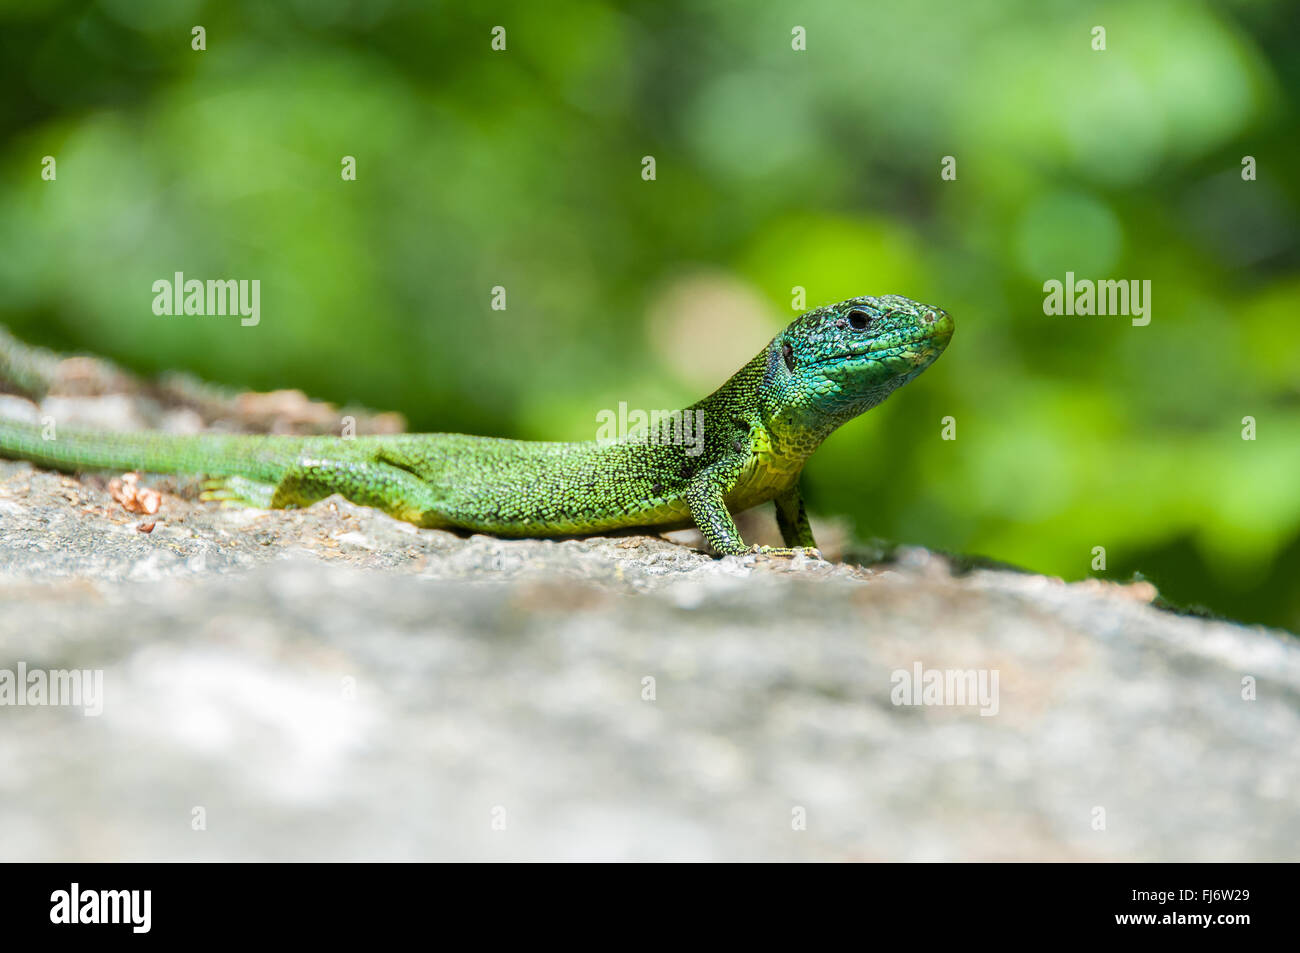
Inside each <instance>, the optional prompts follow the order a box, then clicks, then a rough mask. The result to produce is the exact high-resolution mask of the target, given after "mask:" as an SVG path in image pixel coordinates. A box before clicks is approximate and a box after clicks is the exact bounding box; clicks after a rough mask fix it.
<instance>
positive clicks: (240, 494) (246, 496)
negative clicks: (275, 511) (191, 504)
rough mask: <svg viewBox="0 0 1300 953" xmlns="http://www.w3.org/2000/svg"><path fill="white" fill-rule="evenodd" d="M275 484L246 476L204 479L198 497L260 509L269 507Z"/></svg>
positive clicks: (207, 500)
mask: <svg viewBox="0 0 1300 953" xmlns="http://www.w3.org/2000/svg"><path fill="white" fill-rule="evenodd" d="M274 493H275V485H274V484H271V483H261V482H259V481H257V480H250V479H248V478H247V477H240V476H231V477H220V478H218V479H214V480H205V481H204V482H203V490H202V492H200V493H199V499H200V500H202V501H203V502H204V503H221V504H222V505H224V506H252V507H256V508H257V509H260V510H269V509H270V508H271V496H272V495H273V494H274Z"/></svg>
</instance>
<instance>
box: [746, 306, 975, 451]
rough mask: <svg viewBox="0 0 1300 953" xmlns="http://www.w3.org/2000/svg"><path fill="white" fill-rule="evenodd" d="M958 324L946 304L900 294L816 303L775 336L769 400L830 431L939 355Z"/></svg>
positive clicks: (782, 413)
mask: <svg viewBox="0 0 1300 953" xmlns="http://www.w3.org/2000/svg"><path fill="white" fill-rule="evenodd" d="M952 330H953V321H952V318H951V317H950V316H949V315H948V313H947V312H946V311H944V310H942V309H941V308H936V307H934V306H933V305H926V304H921V303H920V302H917V301H913V300H912V299H910V298H904V297H902V296H901V295H882V296H881V297H878V298H875V297H862V298H849V299H848V300H847V301H841V302H840V303H839V304H833V305H830V306H828V307H825V308H818V309H817V310H815V311H809V312H808V313H807V314H804V315H801V316H800V317H798V318H796V319H795V320H794V321H793V322H791V324H790V325H789V327H787V328H786V329H785V331H783V332H782V333H781V334H779V335H777V337H776V338H775V339H774V340H773V341H772V344H771V346H770V349H769V352H768V364H767V367H768V370H767V379H768V384H769V390H770V391H771V393H772V394H773V395H775V397H776V400H775V401H774V402H772V403H770V404H769V408H770V409H771V410H772V411H773V412H774V415H775V416H776V417H778V418H781V420H782V421H783V422H785V423H786V424H792V425H795V426H798V427H801V428H803V429H807V430H813V431H818V432H819V435H820V436H825V435H826V434H827V433H829V432H830V431H831V430H833V429H834V428H835V427H838V426H839V425H840V424H842V423H844V422H845V421H847V420H850V419H852V418H853V417H856V416H857V415H858V414H860V413H862V412H864V411H866V410H870V409H871V408H872V407H874V406H876V405H877V404H879V403H880V402H881V401H882V400H884V399H885V398H886V397H888V396H889V395H890V394H891V393H893V391H895V390H897V389H898V388H899V387H902V386H903V385H904V384H906V383H907V382H908V381H910V380H911V379H912V378H914V377H916V376H917V375H918V374H920V373H921V372H922V371H923V370H925V369H926V368H927V367H929V366H930V365H931V364H932V363H934V361H935V359H936V358H937V357H938V356H939V355H940V354H942V353H943V349H944V348H945V347H947V346H948V341H949V339H950V338H951V337H952ZM774 422H775V421H774Z"/></svg>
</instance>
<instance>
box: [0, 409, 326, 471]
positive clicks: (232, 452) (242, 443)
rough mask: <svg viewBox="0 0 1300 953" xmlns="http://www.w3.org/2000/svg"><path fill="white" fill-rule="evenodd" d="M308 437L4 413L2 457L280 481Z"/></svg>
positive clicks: (73, 467) (67, 467)
mask: <svg viewBox="0 0 1300 953" xmlns="http://www.w3.org/2000/svg"><path fill="white" fill-rule="evenodd" d="M302 443H303V440H302V438H296V437H265V436H256V437H251V436H247V435H235V434H231V435H225V434H201V435H193V436H188V435H177V434H162V433H95V432H89V431H64V430H62V429H54V428H46V427H42V426H38V425H36V424H29V423H24V422H21V421H17V420H13V419H11V418H5V417H0V457H8V458H10V459H13V460H28V461H31V462H32V463H35V464H37V465H39V466H42V467H48V468H49V469H53V470H64V471H66V472H70V473H71V472H76V471H79V470H148V471H151V472H153V473H194V474H200V473H203V474H209V475H212V476H242V477H247V478H248V479H251V480H260V481H262V482H265V483H274V482H276V481H278V480H279V479H280V477H281V476H282V475H283V474H284V471H285V469H286V468H287V467H288V466H289V464H290V463H291V462H292V460H293V459H294V458H295V457H296V456H297V452H298V451H299V450H300V448H301V446H302Z"/></svg>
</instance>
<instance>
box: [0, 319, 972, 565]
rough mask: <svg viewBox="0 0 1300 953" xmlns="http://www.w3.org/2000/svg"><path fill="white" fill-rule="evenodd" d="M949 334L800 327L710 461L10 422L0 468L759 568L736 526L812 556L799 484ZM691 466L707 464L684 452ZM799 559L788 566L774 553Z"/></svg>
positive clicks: (733, 399)
mask: <svg viewBox="0 0 1300 953" xmlns="http://www.w3.org/2000/svg"><path fill="white" fill-rule="evenodd" d="M952 330H953V323H952V318H951V317H949V316H948V315H947V314H946V313H945V312H943V311H941V310H940V309H938V308H933V307H930V306H927V305H922V304H919V303H917V302H915V301H911V300H910V299H907V298H903V297H900V296H896V295H888V296H884V297H879V298H875V297H862V298H851V299H849V300H848V301H843V302H841V303H839V304H836V305H832V306H829V307H826V308H820V309H817V310H815V311H810V312H807V313H806V314H804V315H801V316H800V317H799V318H796V319H795V320H794V321H793V322H792V323H791V324H790V325H789V326H788V327H786V329H785V330H784V331H782V332H781V334H779V335H777V336H776V337H775V338H774V339H773V340H772V341H771V342H770V343H769V344H768V346H767V347H765V348H764V349H763V350H762V351H760V352H759V353H758V354H757V355H756V356H755V357H754V358H753V359H752V360H751V361H749V362H748V363H747V364H746V365H745V366H744V367H742V368H741V369H740V370H739V371H738V372H737V373H736V374H735V375H733V376H732V377H731V378H730V379H729V380H728V381H727V382H726V383H725V384H723V385H722V386H721V387H720V388H718V390H716V391H714V393H712V394H710V395H709V396H708V397H706V398H704V399H703V400H701V401H698V402H697V403H695V404H692V405H691V406H690V407H689V408H686V410H685V411H683V413H695V412H697V411H699V412H702V415H703V416H702V420H703V433H702V437H703V439H702V444H703V446H702V449H700V448H691V447H688V446H685V445H684V444H683V442H682V441H681V440H674V439H673V436H674V434H673V432H672V431H671V428H672V426H673V422H672V420H671V419H669V420H665V421H661V422H660V427H659V429H658V431H657V432H652V433H651V434H649V437H650V438H652V439H646V438H645V437H643V438H640V439H638V438H635V437H631V438H625V439H622V440H618V441H590V442H585V443H544V442H534V441H521V440H507V439H501V438H496V437H475V436H468V435H464V434H404V435H393V436H378V437H357V438H355V439H348V440H344V439H342V438H339V437H282V436H261V435H219V434H200V435H195V436H175V435H167V434H160V433H135V434H118V433H111V434H110V433H66V434H63V433H61V434H60V435H59V436H58V439H57V440H51V441H47V440H44V439H42V436H41V432H40V429H39V428H38V427H36V426H34V425H31V424H25V423H19V422H16V421H12V420H6V419H0V456H5V457H11V458H16V459H24V460H30V461H32V462H34V463H36V464H39V465H42V466H47V467H51V468H55V469H60V470H69V471H76V470H81V469H138V470H148V471H153V472H158V473H195V474H205V475H208V476H210V477H217V478H221V480H220V482H219V483H218V484H217V488H216V489H215V490H213V491H211V492H210V493H209V494H207V495H206V496H207V498H209V499H223V500H229V501H232V502H242V503H249V504H253V505H258V506H263V507H288V506H306V505H309V504H311V503H313V502H315V501H317V500H320V499H324V498H325V497H327V496H329V495H331V494H333V493H339V494H341V495H343V496H344V497H346V498H347V499H349V500H352V501H353V502H355V503H359V504H362V505H365V506H373V507H375V508H377V509H381V510H383V511H385V512H387V513H389V514H390V515H392V516H395V517H397V518H399V519H403V520H407V521H409V522H411V523H415V524H416V525H419V526H426V527H437V528H447V529H461V530H471V531H477V532H486V533H492V534H495V535H498V536H516V537H523V536H542V537H545V536H571V535H579V534H590V533H599V532H604V531H608V530H613V529H621V528H627V527H660V528H671V527H676V526H689V525H691V523H692V522H693V523H694V524H695V525H696V526H698V527H699V529H700V531H701V532H702V533H703V534H704V537H705V539H706V540H707V541H708V543H709V544H710V545H711V546H712V547H713V548H714V549H715V550H716V551H718V552H719V553H723V554H737V553H743V552H746V551H748V549H747V547H746V546H745V543H744V541H743V540H742V539H741V537H740V534H739V533H738V532H737V530H736V526H735V522H734V520H733V519H732V516H731V513H732V512H739V511H741V510H744V509H748V508H750V507H752V506H757V505H759V504H761V503H765V502H767V501H769V500H771V501H774V502H775V503H776V510H777V523H778V525H779V527H780V529H781V534H782V537H783V538H784V540H785V543H786V546H787V547H804V548H813V547H815V545H816V543H815V542H814V540H813V535H812V530H811V528H810V527H809V525H808V518H807V515H806V514H805V512H804V506H803V500H802V497H801V496H800V494H799V476H800V473H801V471H802V470H803V466H804V463H805V462H806V461H807V459H808V457H809V456H810V455H811V454H812V452H813V451H814V450H816V449H817V447H818V446H819V445H820V444H821V442H822V441H823V440H825V438H826V437H827V436H829V435H830V433H831V432H832V431H834V430H835V429H836V428H837V427H839V426H840V425H841V424H843V423H845V422H846V421H848V420H851V419H852V418H853V417H856V416H857V415H858V414H860V413H863V412H864V411H866V410H869V409H870V408H871V407H874V406H875V405H876V404H878V403H880V402H881V401H882V400H884V399H885V398H886V397H888V396H889V394H890V393H891V392H893V391H894V390H896V389H897V388H898V387H901V386H902V385H903V384H905V383H907V381H909V380H911V379H912V378H914V377H915V376H916V375H918V374H920V373H921V372H922V371H923V370H924V369H925V368H926V367H928V366H929V365H930V364H931V363H932V362H933V361H934V360H935V358H937V357H938V356H939V354H940V353H941V352H942V351H943V349H944V347H945V346H946V345H947V343H948V340H949V338H950V337H951V336H952ZM692 450H697V451H698V452H689V451H692ZM767 551H769V552H789V551H791V550H767Z"/></svg>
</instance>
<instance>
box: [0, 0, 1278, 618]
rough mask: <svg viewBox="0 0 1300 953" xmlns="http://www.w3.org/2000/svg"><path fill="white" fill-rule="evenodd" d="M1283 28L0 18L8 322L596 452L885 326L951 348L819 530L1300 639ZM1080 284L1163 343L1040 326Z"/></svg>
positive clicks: (695, 7)
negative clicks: (977, 561)
mask: <svg viewBox="0 0 1300 953" xmlns="http://www.w3.org/2000/svg"><path fill="white" fill-rule="evenodd" d="M195 24H201V25H203V26H204V28H205V29H206V33H207V49H206V51H203V52H196V51H194V50H192V49H191V45H190V44H191V35H190V30H191V27H192V26H193V25H195ZM496 25H503V26H505V27H506V30H507V50H506V52H504V53H499V52H493V51H492V50H491V49H490V45H489V44H490V31H491V29H492V27H493V26H496ZM795 25H801V26H803V27H805V28H806V30H807V37H808V39H807V50H806V51H805V52H795V51H793V50H792V49H791V28H792V27H793V26H795ZM1096 25H1102V26H1104V27H1105V28H1106V40H1107V49H1106V50H1105V51H1104V52H1098V51H1094V50H1093V49H1092V37H1091V32H1090V31H1091V30H1092V27H1094V26H1096ZM1298 31H1300V27H1298V26H1297V18H1296V17H1295V15H1294V9H1293V5H1292V4H1290V3H1288V2H1285V0H1277V2H1273V3H1269V2H1252V3H1247V2H1240V3H1224V4H1218V5H1209V4H1199V3H1195V2H1172V0H1171V2H1160V0H1133V2H1127V3H1116V4H1114V5H1103V6H1095V7H1094V6H1090V5H1086V4H1084V5H1076V4H1063V3H1042V2H1038V0H1016V2H999V3H992V2H978V0H974V2H966V3H956V4H954V3H940V4H931V3H907V4H876V3H858V2H850V0H841V2H810V3H799V4H749V5H742V4H739V3H726V2H719V0H714V2H701V0H690V2H687V0H667V2H660V3H641V4H613V3H600V2H586V3H581V2H580V3H567V2H566V3H545V4H543V3H537V2H528V0H520V2H505V3H497V4H493V5H491V6H490V7H483V6H482V5H458V4H449V3H431V2H399V0H297V2H284V3H267V2H261V0H227V2H220V3H218V2H201V0H100V2H45V3H40V2H33V0H0V63H2V64H3V65H0V74H2V75H3V79H4V84H5V94H4V97H3V112H2V113H0V136H2V137H3V138H2V140H0V288H3V295H2V297H0V321H2V322H4V323H6V324H8V325H9V326H10V327H12V328H13V329H14V330H15V332H16V333H18V334H19V335H20V336H23V337H25V338H27V339H29V340H33V341H36V342H39V343H44V344H49V345H52V346H55V347H61V348H74V349H84V350H89V351H93V352H98V353H102V354H105V355H108V356H110V357H112V358H114V359H116V360H118V361H120V362H122V363H124V364H126V365H128V366H131V367H133V368H135V369H138V370H140V371H142V372H151V371H158V370H162V369H167V368H184V369H189V370H192V371H194V372H196V373H198V374H200V375H202V376H204V377H207V378H209V379H213V380H218V381H224V382H227V383H230V384H233V385H237V386H243V387H250V388H259V389H269V388H276V387H287V386H295V387H300V388H302V389H304V390H306V391H308V392H309V393H311V394H312V395H313V396H318V397H323V398H327V399H333V400H337V401H341V402H345V401H358V402H363V403H365V404H368V405H370V406H373V407H377V408H392V409H398V410H401V411H403V412H405V413H406V414H407V415H408V417H409V418H410V420H411V422H412V425H413V426H414V427H416V428H418V429H434V430H460V431H470V432H477V433H488V434H500V435H516V436H522V437H531V438H549V439H587V438H590V437H592V436H593V435H594V428H595V414H596V412H597V411H598V410H599V409H601V408H604V407H613V406H616V405H617V402H618V401H620V400H626V401H628V402H629V404H631V405H632V406H637V407H645V408H653V407H672V406H680V405H682V404H684V403H686V402H689V401H691V400H694V399H696V398H698V397H700V396H702V394H703V393H704V392H706V391H707V390H709V389H711V388H712V387H713V386H715V385H716V384H718V383H720V382H721V381H722V380H723V379H724V378H725V377H726V375H727V374H728V373H730V372H731V371H732V370H734V369H735V367H737V366H739V364H740V363H741V362H743V361H744V360H745V359H747V358H748V357H749V356H751V355H752V354H753V353H756V352H757V351H758V349H759V348H760V347H761V346H762V345H763V344H764V343H765V341H766V339H767V338H768V336H770V334H771V333H773V332H774V331H775V330H776V329H778V328H779V327H780V326H781V325H782V324H783V323H784V322H785V321H787V320H789V318H790V317H791V316H792V313H793V312H792V311H791V289H792V288H793V287H794V286H796V285H798V286H803V287H805V288H807V290H808V304H809V306H810V307H812V306H816V305H819V304H823V303H828V302H831V301H834V300H838V299H840V298H843V297H848V296H850V295H856V294H864V293H866V294H881V293H900V294H906V295H908V296H910V297H914V298H918V299H920V300H924V301H928V302H932V303H934V304H937V305H940V306H942V307H944V308H947V309H948V310H949V311H950V312H951V313H952V314H953V315H954V317H955V318H956V322H957V333H956V335H955V337H954V339H953V343H952V345H951V347H950V348H949V350H948V353H947V354H946V355H945V356H944V357H943V358H942V359H941V360H940V361H939V362H938V364H936V365H935V366H934V367H933V368H932V369H931V370H929V371H928V372H927V373H926V375H925V376H924V377H923V378H922V379H921V380H920V381H918V382H917V383H916V384H914V385H913V386H912V387H910V388H908V389H906V390H905V391H903V392H900V394H898V395H897V396H895V397H894V398H893V399H892V400H891V401H890V402H889V403H888V404H886V405H885V407H884V408H882V409H881V410H879V411H876V412H874V413H872V414H869V415H867V416H866V417H865V418H863V419H862V420H861V421H858V422H855V423H854V424H852V425H850V426H848V427H846V428H844V429H843V430H841V431H840V432H839V433H838V434H836V435H835V436H834V437H833V438H832V439H831V440H830V441H829V442H828V444H827V445H826V446H825V447H824V448H823V450H822V451H821V453H819V455H818V456H817V457H815V458H814V460H813V462H812V464H811V465H810V467H809V470H808V472H807V479H808V482H809V490H810V500H811V505H812V507H813V509H814V511H815V512H819V513H822V514H843V515H845V516H847V517H849V518H850V519H851V520H852V521H853V524H854V526H855V527H856V531H857V532H858V533H859V534H860V535H861V536H869V535H878V536H882V537H886V538H892V539H898V540H905V541H908V542H915V543H922V544H926V545H929V546H933V547H940V548H947V549H951V550H956V551H961V552H968V553H983V554H987V555H989V556H992V557H995V558H998V559H1002V560H1006V561H1009V562H1013V563H1018V564H1022V565H1025V566H1027V567H1030V568H1033V569H1037V570H1040V571H1044V572H1049V573H1056V574H1060V575H1062V576H1065V577H1067V578H1071V579H1075V578H1081V577H1085V576H1087V575H1089V574H1094V573H1092V571H1091V569H1090V563H1091V560H1092V548H1093V547H1095V546H1105V547H1106V550H1107V553H1108V560H1109V565H1108V568H1107V570H1106V571H1105V572H1102V573H1095V574H1096V575H1102V576H1106V577H1109V578H1128V577H1129V576H1131V574H1132V573H1133V572H1134V571H1140V572H1142V573H1144V574H1146V575H1147V576H1148V577H1150V578H1152V579H1153V580H1154V581H1156V582H1157V583H1158V584H1159V585H1160V586H1161V588H1162V591H1164V593H1165V594H1166V595H1167V596H1168V597H1170V598H1171V599H1173V600H1174V601H1176V602H1182V603H1199V604H1204V605H1206V606H1208V607H1209V608H1211V609H1213V610H1215V611H1218V612H1222V613H1225V614H1227V615H1231V616H1235V617H1238V618H1243V619H1246V620H1252V621H1262V622H1269V623H1272V624H1281V625H1287V626H1290V627H1292V628H1295V629H1300V585H1297V580H1298V579H1300V230H1298V228H1297V221H1298V219H1300V216H1297V206H1298V199H1300V197H1298V196H1297V188H1300V179H1298V178H1297V174H1296V173H1297V171H1300V170H1298V168H1297V161H1296V156H1297V154H1298V152H1297V145H1298V143H1297V129H1300V124H1297V122H1296V119H1297V116H1296V98H1297V90H1298V89H1300V82H1298V78H1300V77H1298V73H1300V32H1298ZM45 155H53V156H55V157H56V159H57V163H58V165H57V172H58V178H57V180H56V181H54V182H47V181H43V180H42V179H41V177H40V169H41V159H42V157H43V156H45ZM345 155H353V156H355V157H356V159H357V170H358V177H357V180H356V181H355V182H344V181H342V179H341V177H340V174H339V172H340V161H341V158H342V157H343V156H345ZM645 155H653V156H654V157H655V159H656V162H657V179H656V180H655V181H653V182H647V181H643V180H642V178H641V158H642V156H645ZM945 155H951V156H954V157H955V158H956V160H957V173H958V174H957V179H956V180H955V181H942V180H941V178H940V162H941V158H942V157H943V156H945ZM1246 155H1251V156H1254V157H1255V159H1256V161H1257V163H1258V179H1257V180H1256V181H1253V182H1251V181H1243V179H1242V177H1241V161H1242V157H1243V156H1246ZM1067 270H1069V271H1074V272H1075V273H1076V274H1077V275H1078V276H1080V277H1091V278H1136V279H1150V280H1151V281H1152V284H1153V290H1152V315H1153V317H1152V321H1151V324H1150V325H1149V326H1148V327H1140V328H1135V327H1132V326H1131V325H1130V324H1129V322H1128V321H1127V319H1124V318H1113V317H1111V318H1103V317H1047V316H1045V315H1044V314H1043V308H1042V303H1043V288H1042V286H1043V282H1044V281H1046V280H1048V279H1050V278H1057V279H1060V278H1063V276H1064V273H1065V272H1066V271H1067ZM176 271H183V272H185V273H186V275H187V276H190V277H200V278H208V277H238V278H258V279H260V280H261V282H262V302H261V307H262V321H261V324H260V325H259V326H257V327H255V328H244V327H241V326H240V324H239V322H238V320H237V319H229V318H219V317H205V318H199V317H188V318H187V317H158V316H155V315H154V314H153V313H152V310H151V302H152V291H151V286H152V283H153V282H154V281H155V280H156V279H158V278H167V277H170V276H171V275H172V274H173V272H176ZM496 285H502V286H504V287H505V288H506V289H507V293H508V308H507V310H505V311H493V310H491V309H490V308H489V300H490V289H491V288H492V287H493V286H496ZM947 415H951V416H953V417H955V418H956V421H957V437H958V439H957V440H955V441H942V440H940V439H939V434H940V427H941V425H940V420H941V418H943V417H944V416H947ZM1247 415H1250V416H1253V417H1255V418H1256V420H1257V427H1258V439H1256V440H1254V441H1246V440H1243V439H1242V436H1241V430H1242V418H1243V417H1244V416H1247Z"/></svg>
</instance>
